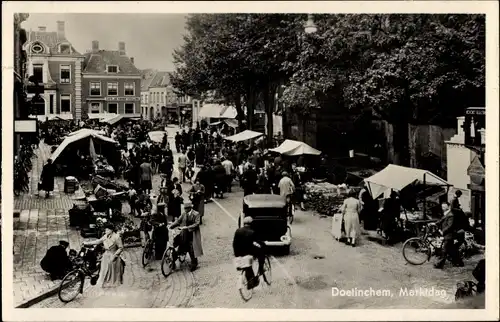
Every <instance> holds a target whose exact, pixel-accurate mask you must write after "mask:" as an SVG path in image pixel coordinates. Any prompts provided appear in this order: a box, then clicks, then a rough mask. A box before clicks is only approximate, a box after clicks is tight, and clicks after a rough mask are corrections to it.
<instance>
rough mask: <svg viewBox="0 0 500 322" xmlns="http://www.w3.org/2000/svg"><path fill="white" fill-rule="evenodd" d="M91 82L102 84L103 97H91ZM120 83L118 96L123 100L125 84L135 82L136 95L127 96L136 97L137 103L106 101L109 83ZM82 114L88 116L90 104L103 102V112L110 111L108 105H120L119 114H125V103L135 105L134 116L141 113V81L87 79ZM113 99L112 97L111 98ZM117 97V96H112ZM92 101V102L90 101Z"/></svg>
mask: <svg viewBox="0 0 500 322" xmlns="http://www.w3.org/2000/svg"><path fill="white" fill-rule="evenodd" d="M90 82H100V83H101V96H90ZM113 82H117V83H118V95H117V97H119V98H123V97H125V87H124V85H125V83H130V82H134V83H135V93H134V94H135V95H134V96H127V97H134V98H135V101H124V100H121V101H105V98H106V97H107V83H113ZM82 85H83V86H82V114H85V115H87V114H88V112H89V111H88V108H89V102H91V101H94V102H101V103H102V109H103V112H107V111H108V104H107V103H110V102H112V103H118V113H119V114H124V113H125V103H134V105H135V107H134V114H140V113H141V100H140V99H141V87H140V86H141V80H140V79H128V78H103V77H99V76H95V77H85V78H83V82H82ZM110 97H111V96H110ZM112 97H115V96H112ZM89 99H90V100H89Z"/></svg>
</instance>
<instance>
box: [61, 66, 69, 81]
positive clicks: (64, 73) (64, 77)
mask: <svg viewBox="0 0 500 322" xmlns="http://www.w3.org/2000/svg"><path fill="white" fill-rule="evenodd" d="M59 73H60V82H61V84H69V83H71V66H70V65H61V67H60V69H59Z"/></svg>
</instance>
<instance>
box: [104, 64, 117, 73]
mask: <svg viewBox="0 0 500 322" xmlns="http://www.w3.org/2000/svg"><path fill="white" fill-rule="evenodd" d="M107 71H108V73H111V74H116V73H118V66H116V65H108V66H107Z"/></svg>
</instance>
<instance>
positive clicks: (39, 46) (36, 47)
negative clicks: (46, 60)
mask: <svg viewBox="0 0 500 322" xmlns="http://www.w3.org/2000/svg"><path fill="white" fill-rule="evenodd" d="M43 51H44V49H43V46H42V44H39V43H35V44H33V46H31V52H32V53H33V54H41V53H43Z"/></svg>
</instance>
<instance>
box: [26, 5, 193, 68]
mask: <svg viewBox="0 0 500 322" xmlns="http://www.w3.org/2000/svg"><path fill="white" fill-rule="evenodd" d="M57 21H64V22H65V29H66V38H67V39H68V41H69V42H71V43H72V45H73V47H75V49H76V50H78V51H79V52H80V53H84V52H85V51H87V50H90V49H91V48H92V41H93V40H97V41H99V48H100V49H108V50H118V42H120V41H123V42H125V49H126V52H127V55H128V56H129V57H134V61H135V65H136V67H137V68H139V69H147V68H152V69H157V70H161V71H173V70H174V65H173V61H172V53H173V51H174V50H175V49H176V48H178V47H179V46H180V45H181V44H182V42H183V40H182V36H183V34H185V30H184V22H185V15H183V14H124V13H121V14H108V13H102V14H95V13H91V14H75V13H69V14H47V13H34V14H30V16H29V18H28V20H26V21H24V22H23V24H22V27H23V28H24V29H26V30H27V31H29V30H30V29H32V30H38V27H39V26H45V27H46V28H47V31H57V23H56V22H57Z"/></svg>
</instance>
